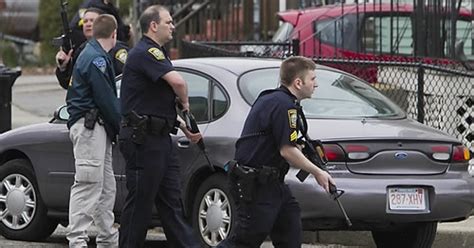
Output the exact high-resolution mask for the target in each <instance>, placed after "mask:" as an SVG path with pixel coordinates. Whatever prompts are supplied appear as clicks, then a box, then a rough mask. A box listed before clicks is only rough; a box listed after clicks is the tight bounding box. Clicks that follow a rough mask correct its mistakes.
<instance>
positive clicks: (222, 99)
mask: <svg viewBox="0 0 474 248" xmlns="http://www.w3.org/2000/svg"><path fill="white" fill-rule="evenodd" d="M212 93H213V94H212V119H217V118H219V117H221V116H222V115H224V113H225V111H226V110H227V107H228V106H229V101H228V100H227V98H226V96H225V94H224V92H223V91H222V90H221V89H220V88H219V87H218V86H217V85H216V84H214V85H213V87H212Z"/></svg>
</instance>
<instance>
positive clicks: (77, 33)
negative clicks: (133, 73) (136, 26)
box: [69, 0, 130, 75]
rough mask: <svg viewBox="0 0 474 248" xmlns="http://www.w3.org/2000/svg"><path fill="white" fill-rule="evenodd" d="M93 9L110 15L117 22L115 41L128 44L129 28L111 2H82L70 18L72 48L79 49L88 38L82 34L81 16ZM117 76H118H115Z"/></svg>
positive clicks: (110, 0)
mask: <svg viewBox="0 0 474 248" xmlns="http://www.w3.org/2000/svg"><path fill="white" fill-rule="evenodd" d="M89 8H95V9H99V10H101V11H102V12H103V13H105V14H110V15H113V16H114V17H115V19H116V20H117V25H118V27H117V40H119V41H123V42H125V43H126V42H128V40H129V39H130V27H129V26H128V25H125V24H124V23H123V21H122V18H121V17H120V15H119V10H118V9H117V7H115V6H114V5H113V3H112V0H84V1H83V2H82V3H81V5H80V6H79V9H78V11H77V12H76V14H75V15H74V16H73V17H72V19H71V21H70V23H69V27H70V28H71V31H72V38H71V39H72V41H73V43H74V47H79V46H80V45H81V44H82V43H83V42H84V41H86V40H87V39H88V37H86V36H84V34H83V33H82V25H83V24H84V22H83V16H84V13H85V11H86V10H87V9H89ZM117 75H118V74H117Z"/></svg>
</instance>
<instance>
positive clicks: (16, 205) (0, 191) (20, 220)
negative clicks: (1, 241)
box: [0, 159, 58, 241]
mask: <svg viewBox="0 0 474 248" xmlns="http://www.w3.org/2000/svg"><path fill="white" fill-rule="evenodd" d="M46 213H47V209H46V206H45V205H44V203H43V200H42V199H41V195H40V192H39V189H38V183H37V182H36V178H35V175H34V172H33V169H32V168H31V165H30V163H29V162H28V161H27V160H24V159H14V160H11V161H8V162H6V163H5V164H3V165H0V234H1V235H2V236H4V237H5V238H8V239H16V240H26V241H37V240H43V239H45V238H47V237H49V236H50V235H51V233H53V232H54V230H55V229H56V227H57V225H58V221H57V220H53V219H50V218H48V216H47V215H46Z"/></svg>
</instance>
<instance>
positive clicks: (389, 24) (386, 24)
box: [361, 16, 413, 55]
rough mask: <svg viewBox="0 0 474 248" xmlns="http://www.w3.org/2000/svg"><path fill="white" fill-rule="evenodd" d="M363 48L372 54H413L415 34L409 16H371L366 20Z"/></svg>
mask: <svg viewBox="0 0 474 248" xmlns="http://www.w3.org/2000/svg"><path fill="white" fill-rule="evenodd" d="M361 39H362V47H363V50H364V51H365V52H370V53H391V52H393V53H395V54H405V55H410V54H412V53H413V32H412V25H411V18H410V17H409V16H396V17H390V16H370V17H367V18H365V20H364V25H363V30H362V36H361ZM390 39H392V41H390Z"/></svg>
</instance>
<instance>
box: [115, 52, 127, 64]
mask: <svg viewBox="0 0 474 248" xmlns="http://www.w3.org/2000/svg"><path fill="white" fill-rule="evenodd" d="M127 57H128V53H127V50H125V49H124V48H122V49H119V50H118V51H117V52H116V53H115V59H117V60H118V61H120V62H121V63H122V64H125V61H126V60H127Z"/></svg>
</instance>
